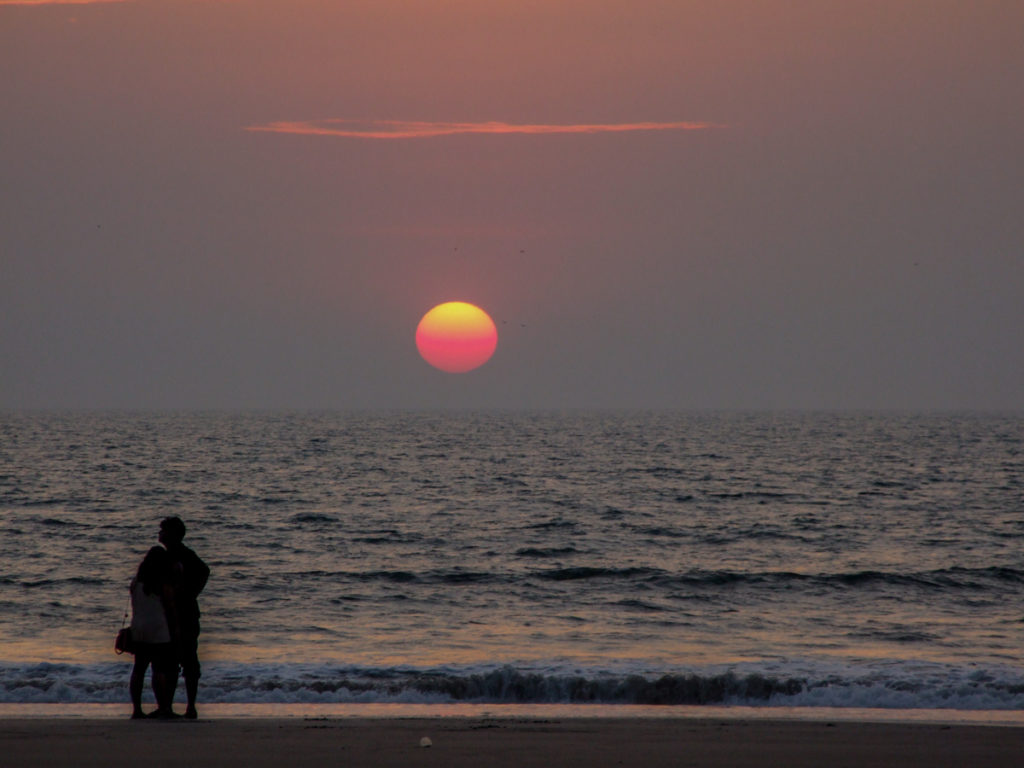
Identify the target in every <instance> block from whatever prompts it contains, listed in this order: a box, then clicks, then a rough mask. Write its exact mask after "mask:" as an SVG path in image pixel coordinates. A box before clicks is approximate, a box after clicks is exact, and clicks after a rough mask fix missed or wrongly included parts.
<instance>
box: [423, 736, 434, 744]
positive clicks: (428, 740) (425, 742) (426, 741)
mask: <svg viewBox="0 0 1024 768" xmlns="http://www.w3.org/2000/svg"><path fill="white" fill-rule="evenodd" d="M420 746H421V747H432V746H434V742H432V741H431V740H430V737H429V736H424V737H423V738H422V739H420Z"/></svg>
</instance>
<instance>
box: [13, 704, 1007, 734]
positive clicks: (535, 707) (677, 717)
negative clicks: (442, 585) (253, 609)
mask: <svg viewBox="0 0 1024 768" xmlns="http://www.w3.org/2000/svg"><path fill="white" fill-rule="evenodd" d="M154 707H155V705H154V704H153V703H152V702H145V703H144V709H146V711H149V710H150V709H152V708H154ZM199 708H200V713H201V718H202V720H210V721H226V720H275V721H276V720H281V721H289V720H295V721H310V720H325V719H326V720H379V721H389V720H431V721H433V720H437V721H443V720H449V719H451V720H474V719H479V720H500V721H506V720H508V721H517V720H529V719H537V718H546V719H550V718H557V719H559V720H570V721H575V720H579V721H589V720H616V721H633V720H636V721H701V720H722V721H729V722H732V721H749V722H756V723H763V722H779V723H787V722H789V723H800V722H804V723H826V722H831V723H839V722H842V723H865V724H890V725H940V726H945V725H968V726H978V727H1002V728H1024V710H956V709H889V708H867V707H781V706H779V707H750V706H709V705H702V706H687V705H672V706H647V705H636V704H626V705H616V704H502V703H492V704H486V703H479V704H478V703H472V704H470V703H433V704H422V703H416V704H414V703H361V704H325V703H296V702H291V703H281V702H277V703H237V702H236V703H225V702H213V703H208V704H204V703H202V702H201V701H200V706H199ZM130 709H131V707H130V705H129V704H128V703H127V702H118V703H35V704H33V703H0V722H4V721H9V720H53V721H62V720H93V721H111V720H121V719H125V718H127V717H128V714H129V712H130ZM183 709H184V704H183V703H182V702H180V701H176V702H175V710H176V711H179V712H180V711H183Z"/></svg>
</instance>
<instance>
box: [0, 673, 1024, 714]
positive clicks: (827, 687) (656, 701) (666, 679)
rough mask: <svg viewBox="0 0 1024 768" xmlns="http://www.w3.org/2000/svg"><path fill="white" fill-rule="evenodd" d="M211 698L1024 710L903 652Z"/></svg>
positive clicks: (74, 692)
mask: <svg viewBox="0 0 1024 768" xmlns="http://www.w3.org/2000/svg"><path fill="white" fill-rule="evenodd" d="M127 676H128V666H127V664H123V663H119V664H99V665H74V664H31V665H15V664H7V665H0V702H4V703H61V702H82V703H94V702H117V701H122V700H124V699H125V698H126V696H127ZM201 695H202V697H203V700H204V701H209V702H231V703H379V702H401V703H454V702H466V703H495V704H497V703H509V704H513V703H514V704H524V703H551V704H556V703H575V704H640V705H660V706H702V705H717V706H721V705H733V706H764V707H772V706H788V707H840V708H842V707H869V708H898V709H963V710H980V709H988V710H995V709H999V710H1020V709H1024V670H1020V669H1016V668H975V667H956V666H952V665H942V664H923V663H921V662H912V661H907V662H904V663H902V664H892V663H889V664H886V665H875V666H872V665H871V664H870V663H869V664H865V665H861V666H857V665H845V666H844V665H834V666H831V667H829V666H818V667H816V668H815V667H814V665H810V666H809V667H808V666H807V665H800V664H790V665H789V668H788V669H787V668H785V665H783V666H780V665H779V664H778V663H775V664H765V665H763V666H761V667H760V668H758V666H757V665H756V664H755V663H748V664H746V665H744V666H741V667H735V668H726V669H704V670H700V669H697V670H689V671H665V672H662V673H660V674H657V673H651V672H650V671H648V672H647V673H646V674H641V673H639V672H633V673H631V672H629V671H627V670H562V671H560V670H557V669H536V668H524V667H515V666H509V665H504V666H494V667H490V668H457V667H446V668H436V669H416V668H412V667H392V668H365V667H331V666H322V667H317V666H315V665H308V664H305V665H302V664H296V665H259V664H250V665H244V664H218V663H208V664H206V665H205V666H204V674H203V680H202V691H201Z"/></svg>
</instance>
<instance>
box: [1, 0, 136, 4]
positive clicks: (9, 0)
mask: <svg viewBox="0 0 1024 768" xmlns="http://www.w3.org/2000/svg"><path fill="white" fill-rule="evenodd" d="M130 2H132V0H0V5H97V4H99V3H130Z"/></svg>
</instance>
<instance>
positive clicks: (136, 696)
mask: <svg viewBox="0 0 1024 768" xmlns="http://www.w3.org/2000/svg"><path fill="white" fill-rule="evenodd" d="M148 666H149V665H148V664H145V665H143V664H140V663H139V660H138V659H137V658H136V659H135V664H134V665H133V666H132V676H131V679H130V680H129V681H128V693H129V694H130V695H131V697H132V719H133V720H137V719H139V718H140V717H145V715H144V714H143V713H142V686H143V684H144V683H145V681H146V667H148Z"/></svg>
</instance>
